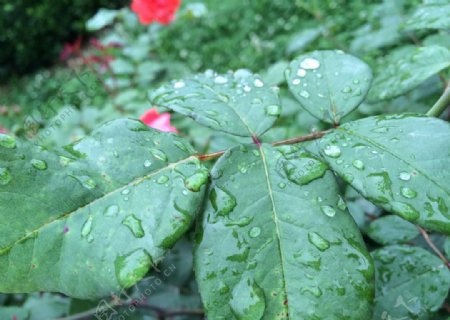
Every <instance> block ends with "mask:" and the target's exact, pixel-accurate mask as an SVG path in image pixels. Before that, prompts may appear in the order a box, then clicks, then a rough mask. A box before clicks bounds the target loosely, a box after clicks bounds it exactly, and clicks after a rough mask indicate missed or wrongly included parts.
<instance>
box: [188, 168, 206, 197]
mask: <svg viewBox="0 0 450 320" xmlns="http://www.w3.org/2000/svg"><path fill="white" fill-rule="evenodd" d="M206 182H208V171H207V170H197V171H196V172H195V173H194V174H193V175H192V176H190V177H188V178H187V179H186V180H185V181H184V186H185V187H186V188H187V189H188V190H190V191H192V192H198V191H199V190H200V189H201V187H202V186H203V185H205V184H206Z"/></svg>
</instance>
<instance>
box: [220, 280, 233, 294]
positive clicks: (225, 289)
mask: <svg viewBox="0 0 450 320" xmlns="http://www.w3.org/2000/svg"><path fill="white" fill-rule="evenodd" d="M217 290H218V291H219V293H220V294H226V293H228V292H230V287H228V286H227V285H226V284H225V283H223V282H222V281H221V282H220V283H219V286H218V287H217Z"/></svg>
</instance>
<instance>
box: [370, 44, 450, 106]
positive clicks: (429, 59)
mask: <svg viewBox="0 0 450 320" xmlns="http://www.w3.org/2000/svg"><path fill="white" fill-rule="evenodd" d="M449 66H450V50H448V49H447V48H445V47H441V46H437V45H432V46H426V47H415V46H403V47H401V48H400V49H397V50H396V51H393V52H392V53H391V54H389V55H388V56H387V57H386V58H385V59H384V60H383V61H382V62H381V63H380V64H379V66H378V67H377V69H376V72H375V79H374V81H373V86H372V89H371V90H370V93H369V100H370V101H378V100H385V99H391V98H395V97H397V96H399V95H402V94H404V93H406V92H408V91H410V90H411V89H413V88H415V87H417V86H418V85H419V84H421V83H422V82H424V81H425V80H427V79H428V78H429V77H431V76H433V75H435V74H437V73H439V72H440V71H442V70H444V69H445V68H447V67H449Z"/></svg>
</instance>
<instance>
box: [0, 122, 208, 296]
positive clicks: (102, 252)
mask: <svg viewBox="0 0 450 320" xmlns="http://www.w3.org/2000/svg"><path fill="white" fill-rule="evenodd" d="M2 139H3V140H0V220H1V221H3V222H2V223H1V224H0V291H2V292H30V291H38V290H39V291H58V292H63V293H65V294H67V295H70V296H74V297H80V298H94V297H101V296H104V295H108V294H110V292H111V291H116V290H119V289H120V288H121V287H129V286H131V285H133V284H134V283H135V282H136V281H138V280H139V279H140V278H142V277H143V276H144V275H145V273H146V272H147V271H148V269H149V267H150V265H151V264H152V263H153V262H154V261H156V260H157V259H159V258H160V257H161V256H162V255H163V254H164V252H165V251H166V249H168V248H170V247H171V246H172V245H173V244H174V243H175V241H176V240H178V238H179V237H180V236H181V235H182V234H183V233H184V232H185V231H186V230H187V229H188V228H189V226H190V223H191V221H192V220H193V218H194V216H195V214H196V212H197V210H198V206H199V204H200V203H201V201H202V198H203V192H204V185H205V184H206V182H207V177H208V174H207V171H206V169H205V168H204V167H203V165H202V164H200V163H199V161H198V159H197V158H196V157H194V156H192V154H193V153H194V150H193V149H192V147H191V146H190V145H188V144H187V143H186V142H185V141H184V140H183V139H181V138H179V137H177V136H176V135H173V134H168V133H162V132H159V131H156V130H153V129H150V128H148V127H147V126H145V125H144V124H142V123H141V122H139V121H135V120H117V121H113V122H109V123H108V124H106V125H105V126H103V127H101V128H100V129H98V130H96V131H94V132H93V133H92V135H91V136H88V137H86V138H85V139H83V140H80V141H79V142H77V143H75V144H74V145H71V146H68V147H66V148H65V151H61V152H52V151H49V150H45V149H43V148H39V147H34V146H31V145H30V144H28V143H26V142H22V141H15V140H12V138H10V137H7V136H3V138H2Z"/></svg>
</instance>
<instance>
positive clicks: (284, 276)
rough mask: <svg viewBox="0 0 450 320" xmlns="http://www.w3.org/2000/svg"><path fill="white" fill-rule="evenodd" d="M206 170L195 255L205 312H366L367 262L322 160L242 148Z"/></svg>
mask: <svg viewBox="0 0 450 320" xmlns="http://www.w3.org/2000/svg"><path fill="white" fill-rule="evenodd" d="M211 176H212V177H213V179H214V180H213V182H212V185H211V188H210V193H209V201H207V203H206V208H205V211H204V214H203V219H202V226H201V227H200V230H199V232H198V238H197V242H198V245H197V248H196V251H195V257H194V265H195V271H196V277H197V281H198V283H199V287H200V292H201V294H202V300H203V303H204V305H205V308H206V311H207V315H208V318H210V319H262V318H264V319H281V318H282V319H287V318H288V319H358V320H360V319H368V318H369V316H370V314H371V303H372V297H373V296H372V295H373V291H372V289H373V287H372V281H373V268H372V262H371V259H370V256H369V255H368V253H367V252H366V249H365V247H364V243H363V241H362V239H361V236H360V234H359V231H358V229H357V227H356V225H355V223H354V221H353V219H352V218H351V216H350V214H349V213H348V212H347V211H346V210H345V206H344V204H343V202H342V199H341V198H340V197H339V196H338V188H337V185H336V182H335V180H334V177H333V175H332V173H331V172H330V171H328V170H327V166H326V165H325V164H324V163H323V162H321V161H320V160H318V159H317V158H315V157H314V156H312V155H310V154H308V153H306V152H305V151H300V150H299V149H298V148H297V147H295V146H284V147H279V148H274V147H271V146H270V145H266V144H263V145H262V147H261V148H260V149H259V150H258V149H256V147H253V146H252V147H246V146H242V145H241V146H240V147H236V148H233V149H230V150H229V151H227V152H226V153H225V154H224V155H223V156H222V157H221V158H220V160H218V162H217V163H216V165H215V166H214V168H213V170H212V172H211ZM336 257H340V260H339V263H338V264H337V263H336Z"/></svg>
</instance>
